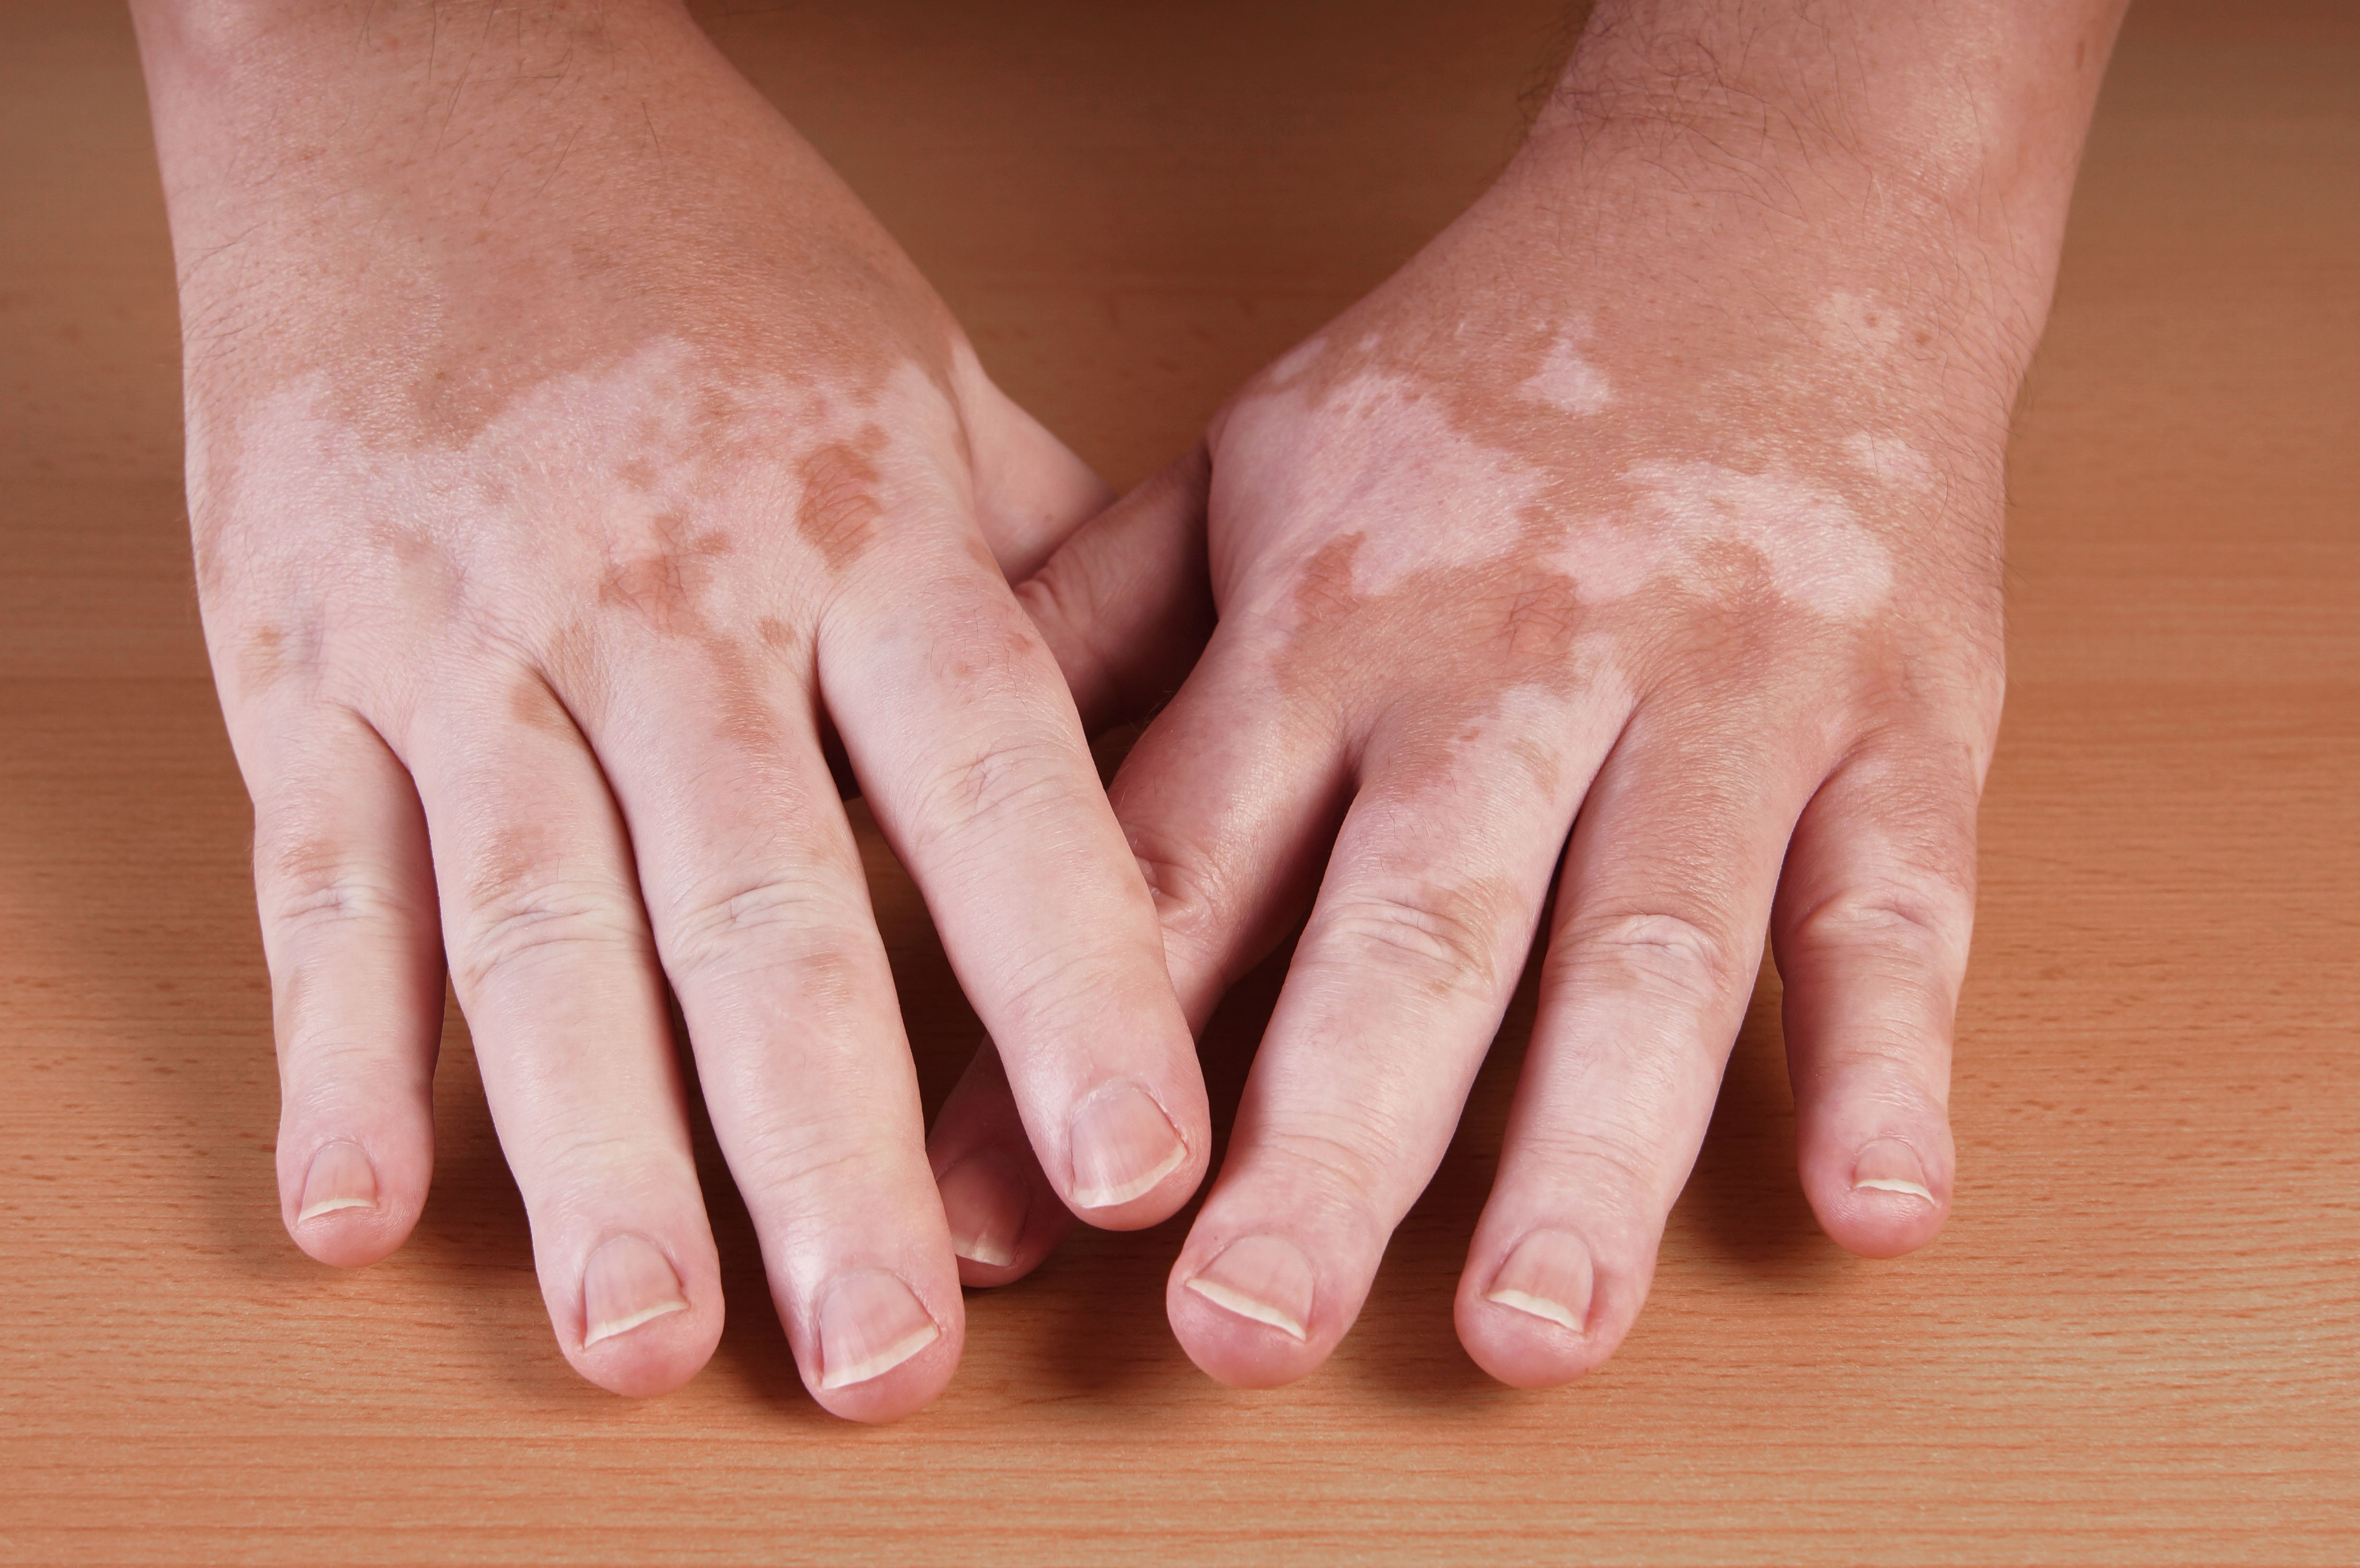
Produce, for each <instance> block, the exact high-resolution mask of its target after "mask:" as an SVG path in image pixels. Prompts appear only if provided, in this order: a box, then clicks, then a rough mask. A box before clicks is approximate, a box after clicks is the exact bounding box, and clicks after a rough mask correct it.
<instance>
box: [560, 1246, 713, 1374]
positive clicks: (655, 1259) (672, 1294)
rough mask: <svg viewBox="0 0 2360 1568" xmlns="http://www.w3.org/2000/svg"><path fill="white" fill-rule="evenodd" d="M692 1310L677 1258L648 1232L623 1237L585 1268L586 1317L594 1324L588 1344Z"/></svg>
mask: <svg viewBox="0 0 2360 1568" xmlns="http://www.w3.org/2000/svg"><path fill="white" fill-rule="evenodd" d="M686 1311H688V1298H687V1297H686V1296H685V1295H683V1293H682V1291H681V1286H680V1276H679V1275H678V1274H675V1273H673V1272H672V1260H671V1259H670V1258H666V1257H665V1256H664V1255H663V1254H662V1253H661V1251H659V1250H657V1248H656V1245H655V1243H653V1242H651V1241H649V1240H648V1239H646V1238H645V1237H643V1236H616V1237H614V1238H613V1239H612V1240H610V1241H607V1242H606V1243H605V1244H604V1245H602V1246H601V1247H599V1248H598V1250H597V1251H595V1252H594V1253H592V1254H591V1255H590V1261H589V1262H588V1263H587V1264H585V1265H584V1266H583V1269H582V1321H583V1322H584V1323H588V1324H589V1325H590V1327H589V1332H587V1333H585V1334H583V1336H582V1348H583V1349H585V1350H587V1349H589V1348H590V1347H591V1346H592V1345H595V1344H597V1343H598V1342H599V1341H600V1340H602V1339H612V1338H614V1337H615V1336H616V1335H617V1334H628V1333H630V1332H631V1331H632V1330H633V1329H635V1328H637V1327H639V1325H640V1324H641V1323H648V1322H650V1321H652V1320H653V1319H656V1318H661V1317H668V1316H670V1315H671V1314H672V1313H673V1312H686Z"/></svg>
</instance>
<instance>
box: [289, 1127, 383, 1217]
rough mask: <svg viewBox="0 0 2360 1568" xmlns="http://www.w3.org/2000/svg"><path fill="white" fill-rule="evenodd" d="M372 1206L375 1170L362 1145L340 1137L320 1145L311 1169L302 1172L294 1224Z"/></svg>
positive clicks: (373, 1203)
mask: <svg viewBox="0 0 2360 1568" xmlns="http://www.w3.org/2000/svg"><path fill="white" fill-rule="evenodd" d="M375 1207H377V1171H376V1169H375V1168H374V1167H372V1166H371V1165H370V1164H369V1158H368V1156H367V1155H366V1154H364V1153H362V1152H361V1146H360V1145H359V1144H357V1143H355V1142H353V1141H352V1140H351V1139H349V1138H338V1139H337V1140H336V1141H335V1142H333V1143H323V1144H322V1145H321V1146H320V1152H319V1153H317V1154H314V1155H313V1156H311V1170H310V1171H306V1172H304V1175H303V1206H302V1207H301V1208H300V1209H299V1210H298V1211H296V1214H295V1223H296V1224H297V1225H301V1224H302V1223H303V1222H304V1221H305V1220H315V1219H318V1218H319V1217H320V1216H321V1215H322V1214H334V1213H335V1212H336V1211H337V1210H338V1209H373V1208H375Z"/></svg>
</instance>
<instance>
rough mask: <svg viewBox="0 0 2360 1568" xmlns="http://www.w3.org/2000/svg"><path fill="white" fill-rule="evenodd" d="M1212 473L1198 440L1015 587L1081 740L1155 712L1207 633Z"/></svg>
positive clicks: (1210, 605) (1210, 593)
mask: <svg viewBox="0 0 2360 1568" xmlns="http://www.w3.org/2000/svg"><path fill="white" fill-rule="evenodd" d="M1212 473H1213V463H1212V457H1211V455H1210V453H1209V452H1207V450H1206V447H1205V443H1204V442H1203V441H1198V442H1197V443H1196V445H1195V446H1194V447H1192V448H1190V449H1189V450H1188V451H1187V452H1185V453H1184V454H1183V455H1181V456H1180V457H1178V458H1176V459H1175V460H1174V461H1173V462H1172V463H1170V464H1169V465H1167V466H1166V467H1165V468H1164V470H1163V471H1162V472H1161V473H1159V474H1156V475H1155V476H1154V477H1153V478H1151V479H1149V480H1148V481H1147V482H1146V483H1145V484H1143V485H1140V486H1139V487H1138V488H1137V489H1135V490H1133V491H1132V492H1131V494H1130V495H1125V496H1124V497H1122V499H1120V500H1119V501H1117V502H1116V503H1115V504H1114V505H1113V506H1109V507H1108V508H1107V509H1106V510H1105V511H1103V512H1101V513H1099V514H1098V516H1097V517H1093V518H1092V519H1090V521H1089V522H1087V523H1086V524H1084V525H1083V526H1082V528H1080V530H1079V531H1078V532H1076V534H1075V535H1074V536H1073V537H1072V538H1071V539H1067V540H1066V541H1065V543H1064V544H1063V545H1061V546H1059V547H1058V549H1057V550H1056V552H1055V553H1054V554H1053V555H1051V556H1050V557H1049V559H1048V561H1046V562H1045V563H1043V566H1042V567H1041V570H1040V571H1038V572H1034V573H1033V574H1032V576H1031V577H1029V578H1027V579H1026V580H1025V581H1023V582H1022V583H1018V584H1017V585H1016V597H1017V599H1018V600H1019V601H1020V602H1021V603H1022V604H1023V606H1024V608H1025V609H1026V610H1027V611H1028V612H1030V614H1031V615H1032V621H1033V624H1034V625H1035V626H1038V627H1040V629H1041V635H1042V637H1043V638H1045V639H1046V640H1047V642H1048V644H1049V651H1050V652H1052V653H1054V655H1056V658H1057V667H1058V669H1060V670H1064V671H1065V683H1066V685H1067V686H1069V687H1071V688H1072V689H1073V693H1074V705H1075V706H1076V707H1077V708H1079V709H1080V710H1081V713H1082V725H1083V727H1084V728H1085V729H1087V731H1089V732H1090V733H1091V734H1093V735H1095V734H1097V733H1098V732H1099V731H1101V730H1105V729H1110V728H1112V727H1113V726H1115V725H1116V724H1122V723H1124V722H1126V721H1127V720H1130V719H1134V718H1137V717H1139V716H1140V715H1141V714H1142V713H1148V712H1150V711H1152V710H1153V709H1154V708H1156V707H1158V706H1160V705H1161V704H1162V703H1163V702H1164V700H1165V699H1167V698H1169V697H1170V696H1171V695H1172V693H1173V692H1175V691H1178V690H1179V689H1180V682H1181V681H1182V680H1184V679H1185V677H1186V676H1187V673H1188V671H1189V670H1190V668H1191V667H1192V666H1194V665H1195V664H1196V656H1197V655H1198V654H1199V653H1201V652H1202V651H1204V647H1205V643H1206V641H1207V638H1209V637H1211V636H1212V635H1213V620H1214V609H1213V587H1212V573H1211V570H1210V568H1209V567H1208V566H1207V562H1206V557H1205V503H1206V495H1207V490H1208V488H1209V486H1210V485H1211V482H1212Z"/></svg>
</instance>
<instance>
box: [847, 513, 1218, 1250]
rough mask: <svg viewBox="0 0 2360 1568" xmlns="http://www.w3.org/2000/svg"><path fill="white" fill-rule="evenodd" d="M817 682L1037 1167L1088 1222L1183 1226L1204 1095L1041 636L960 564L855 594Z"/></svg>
mask: <svg viewBox="0 0 2360 1568" xmlns="http://www.w3.org/2000/svg"><path fill="white" fill-rule="evenodd" d="M818 672H819V681H820V686H821V690H822V691H823V693H824V695H825V701H826V702H827V704H828V707H829V709H830V711H831V712H832V713H834V714H835V715H836V722H837V724H838V726H839V727H840V729H841V730H842V732H843V734H844V736H845V741H846V746H847V751H848V753H849V754H850V757H851V759H852V763H853V768H854V771H855V772H856V773H857V774H858V776H859V779H860V781H861V785H862V789H863V793H864V794H866V795H867V797H868V799H869V802H870V804H871V806H872V807H873V809H874V810H875V811H876V813H877V819H878V822H879V825H880V827H881V828H883V830H884V832H885V834H886V838H887V842H888V843H889V844H890V845H891V846H892V848H893V850H894V852H895V853H896V854H897V855H900V856H901V861H902V863H903V864H904V865H905V866H908V867H909V868H910V871H911V875H912V879H913V880H914V881H915V882H916V883H917V884H918V887H919V888H920V889H921V891H923V893H924V895H925V898H926V902H927V907H928V909H929V910H930V911H931V912H932V913H933V915H934V921H935V925H936V927H937V929H938V930H939V931H941V933H942V937H943V945H944V949H945V952H946V953H947V954H948V955H949V958H950V961H951V964H952V968H953V969H954V971H955V972H956V974H957V975H958V977H959V982H960V985H962V987H963V988H964V989H965V991H966V993H967V997H968V999H969V1000H970V1001H972V1002H973V1003H974V1005H975V1007H976V1011H977V1013H978V1016H979V1017H980V1018H982V1019H983V1022H984V1025H985V1027H986V1028H987V1029H989V1031H990V1033H991V1035H992V1038H993V1039H994V1040H998V1041H999V1042H1000V1052H1001V1056H1002V1058H1003V1060H1004V1061H1005V1062H1007V1065H1008V1071H1009V1075H1010V1080H1011V1084H1012V1086H1013V1088H1014V1089H1015V1092H1016V1099H1017V1105H1018V1107H1019V1109H1020V1110H1021V1111H1022V1114H1023V1117H1024V1124H1025V1127H1026V1129H1027V1131H1028V1132H1029V1134H1030V1135H1031V1138H1032V1143H1033V1146H1034V1149H1035V1150H1036V1151H1037V1152H1038V1153H1039V1154H1040V1156H1041V1163H1042V1167H1043V1170H1044V1171H1047V1172H1049V1175H1050V1178H1051V1180H1052V1181H1053V1182H1054V1184H1055V1186H1056V1188H1057V1191H1058V1192H1059V1193H1060V1195H1061V1196H1062V1197H1063V1199H1064V1200H1065V1203H1067V1204H1068V1205H1069V1206H1071V1207H1073V1208H1074V1209H1076V1211H1077V1212H1081V1211H1087V1213H1088V1214H1089V1217H1090V1219H1091V1220H1092V1222H1093V1223H1094V1224H1098V1225H1111V1226H1116V1227H1120V1228H1130V1227H1133V1226H1137V1225H1149V1224H1153V1223H1154V1222H1155V1221H1157V1220H1160V1219H1162V1218H1164V1216H1165V1215H1167V1214H1171V1213H1172V1211H1173V1210H1174V1209H1175V1208H1177V1207H1178V1206H1179V1205H1180V1203H1182V1202H1183V1201H1185V1199H1186V1197H1187V1196H1188V1194H1189V1193H1190V1192H1193V1191H1194V1190H1195V1188H1196V1183H1197V1181H1198V1180H1199V1179H1201V1177H1202V1175H1203V1171H1204V1166H1205V1149H1206V1145H1207V1141H1208V1138H1209V1131H1208V1127H1207V1119H1206V1111H1205V1094H1204V1083H1203V1080H1202V1078H1201V1076H1200V1075H1199V1073H1198V1072H1197V1069H1196V1050H1195V1045H1194V1042H1193V1041H1192V1040H1191V1039H1190V1036H1189V1033H1188V1029H1187V1024H1186V1021H1185V1019H1184V1018H1183V1017H1182V1016H1181V1012H1180V1008H1179V1006H1178V1004H1177V1002H1176V1001H1175V998H1174V996H1173V994H1172V985H1171V980H1170V978H1169V977H1168V975H1166V974H1165V972H1164V951H1163V943H1162V942H1161V940H1160V938H1159V936H1158V934H1157V931H1156V927H1155V911H1154V906H1153V903H1152V901H1151V900H1150V899H1149V898H1148V895H1147V889H1146V887H1144V886H1143V885H1142V883H1141V881H1140V877H1139V872H1138V868H1137V866H1135V865H1134V864H1133V863H1132V861H1131V855H1130V852H1129V850H1128V848H1127V847H1126V845H1125V844H1124V843H1123V839H1122V834H1121V830H1120V828H1119V827H1118V826H1117V825H1116V822H1115V819H1114V814H1113V812H1112V811H1111V810H1110V809H1109V807H1108V805H1107V799H1106V794H1105V792H1104V790H1103V789H1102V788H1101V787H1100V785H1099V783H1098V770H1097V767H1096V765H1095V764H1094V763H1093V762H1092V761H1091V759H1090V756H1089V752H1088V749H1087V746H1086V744H1085V742H1084V739H1083V735H1082V730H1081V725H1080V723H1079V721H1078V719H1077V718H1076V714H1075V712H1074V706H1073V702H1072V699H1071V697H1070V696H1069V695H1068V694H1067V692H1066V691H1065V683H1064V681H1062V679H1061V678H1060V677H1059V675H1058V673H1057V668H1056V665H1055V663H1054V661H1053V660H1052V659H1051V658H1050V657H1049V653H1048V650H1047V649H1046V648H1045V647H1043V644H1042V641H1041V637H1040V634H1039V633H1038V632H1037V631H1036V630H1035V629H1034V628H1033V626H1032V623H1031V622H1030V621H1029V620H1027V619H1026V618H1025V615H1024V613H1023V611H1022V609H1021V608H1019V607H1018V605H1017V604H1016V600H1015V597H1014V595H1013V594H1012V593H1011V592H1010V591H1009V589H1008V587H1007V585H1006V584H1005V583H1001V582H1000V580H999V579H998V578H997V577H996V576H994V575H992V574H991V573H989V572H988V571H985V570H982V569H980V568H979V567H978V564H977V563H976V562H975V561H972V560H971V559H968V558H967V557H966V556H964V555H963V554H962V555H960V556H958V557H957V559H956V560H951V561H941V562H938V563H937V564H936V566H935V567H934V569H933V571H931V572H927V573H926V574H924V575H922V576H919V577H918V578H917V579H916V580H915V581H912V579H911V577H910V575H909V574H908V573H906V572H904V573H902V574H901V575H899V576H897V577H896V578H895V579H894V580H893V581H891V582H885V581H881V580H880V579H879V578H877V577H875V576H873V575H872V576H870V577H869V578H868V579H866V580H865V581H863V582H862V583H858V584H857V585H854V586H851V587H849V588H847V597H846V601H845V603H844V607H843V610H842V613H841V614H840V615H838V616H837V617H836V618H835V619H834V620H832V622H831V624H830V625H829V626H824V627H823V629H822V632H821V635H820V638H819V667H818Z"/></svg>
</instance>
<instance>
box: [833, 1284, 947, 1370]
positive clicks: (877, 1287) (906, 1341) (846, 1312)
mask: <svg viewBox="0 0 2360 1568" xmlns="http://www.w3.org/2000/svg"><path fill="white" fill-rule="evenodd" d="M942 1336H943V1331H942V1329H941V1328H940V1327H938V1326H937V1325H936V1324H935V1323H934V1317H933V1316H932V1314H930V1313H929V1312H927V1311H926V1308H925V1303H923V1301H919V1300H918V1296H917V1292H916V1291H914V1290H911V1289H910V1287H909V1286H907V1285H904V1284H903V1283H901V1279H899V1278H898V1277H897V1276H895V1275H892V1274H889V1273H887V1272H886V1271H885V1270H884V1269H858V1270H856V1271H854V1272H852V1273H850V1274H846V1275H842V1276H840V1277H838V1279H836V1283H834V1284H833V1285H830V1286H829V1287H828V1288H827V1294H826V1295H825V1297H823V1298H821V1301H820V1304H819V1364H820V1375H819V1386H820V1387H821V1388H849V1387H851V1386H852V1385H853V1384H855V1383H866V1382H867V1381H869V1379H870V1378H871V1377H883V1376H884V1375H885V1374H886V1373H888V1372H890V1371H891V1370H893V1368H894V1367H899V1366H900V1365H901V1363H903V1362H904V1361H907V1360H909V1359H910V1357H912V1356H915V1355H917V1354H918V1352H920V1351H921V1350H923V1349H925V1348H926V1346H928V1345H932V1344H934V1341H936V1340H938V1339H940V1338H942Z"/></svg>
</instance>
